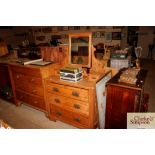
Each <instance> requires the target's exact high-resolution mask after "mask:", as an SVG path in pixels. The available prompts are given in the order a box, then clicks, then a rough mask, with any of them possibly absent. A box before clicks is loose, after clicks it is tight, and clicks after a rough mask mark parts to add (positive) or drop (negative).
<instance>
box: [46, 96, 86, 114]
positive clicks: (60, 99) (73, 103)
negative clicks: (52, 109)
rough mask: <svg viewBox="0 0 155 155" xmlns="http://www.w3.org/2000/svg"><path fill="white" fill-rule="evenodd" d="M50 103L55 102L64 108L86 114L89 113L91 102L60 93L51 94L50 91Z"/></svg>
mask: <svg viewBox="0 0 155 155" xmlns="http://www.w3.org/2000/svg"><path fill="white" fill-rule="evenodd" d="M48 103H49V104H54V105H56V106H58V107H61V108H63V109H67V110H70V111H73V112H77V113H79V114H82V115H84V116H88V115H89V103H88V102H83V101H80V100H75V99H71V98H68V97H64V96H60V95H55V94H53V95H51V94H50V93H48Z"/></svg>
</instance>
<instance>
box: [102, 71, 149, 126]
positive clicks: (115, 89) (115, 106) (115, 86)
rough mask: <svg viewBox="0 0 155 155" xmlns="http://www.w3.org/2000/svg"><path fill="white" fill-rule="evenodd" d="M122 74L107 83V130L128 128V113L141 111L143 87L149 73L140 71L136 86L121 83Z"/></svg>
mask: <svg viewBox="0 0 155 155" xmlns="http://www.w3.org/2000/svg"><path fill="white" fill-rule="evenodd" d="M121 72H122V71H120V72H119V73H118V74H116V75H115V76H114V77H113V78H112V79H111V80H110V81H108V83H107V101H106V102H107V103H106V121H105V128H107V129H117V128H119V129H124V128H127V112H140V111H141V103H142V94H143V91H144V90H143V86H144V82H145V78H146V74H147V71H146V70H141V71H140V73H139V75H138V80H137V84H136V85H135V86H133V85H127V84H124V83H119V82H118V79H119V77H120V74H121Z"/></svg>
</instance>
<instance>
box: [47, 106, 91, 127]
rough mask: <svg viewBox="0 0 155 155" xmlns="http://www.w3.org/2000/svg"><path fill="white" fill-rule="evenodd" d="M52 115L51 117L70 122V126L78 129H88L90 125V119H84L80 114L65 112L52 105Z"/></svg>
mask: <svg viewBox="0 0 155 155" xmlns="http://www.w3.org/2000/svg"><path fill="white" fill-rule="evenodd" d="M50 115H51V117H53V118H55V119H58V120H61V121H65V122H68V123H69V124H72V125H75V126H77V127H83V128H87V127H88V125H89V119H88V118H86V117H83V116H81V115H79V114H76V113H73V112H70V111H67V110H64V109H62V108H59V107H57V106H54V105H52V104H51V105H50Z"/></svg>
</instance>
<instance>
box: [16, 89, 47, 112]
mask: <svg viewBox="0 0 155 155" xmlns="http://www.w3.org/2000/svg"><path fill="white" fill-rule="evenodd" d="M16 97H17V99H18V100H20V101H23V102H25V103H27V104H30V105H32V106H34V107H37V108H39V109H42V110H45V107H46V106H45V102H44V99H43V98H41V97H35V96H32V95H29V94H26V93H23V92H21V91H19V90H17V91H16Z"/></svg>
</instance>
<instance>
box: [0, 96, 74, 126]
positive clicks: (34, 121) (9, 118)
mask: <svg viewBox="0 0 155 155" xmlns="http://www.w3.org/2000/svg"><path fill="white" fill-rule="evenodd" d="M0 119H2V120H3V121H4V122H6V123H8V124H9V125H10V126H11V127H13V128H15V129H74V128H75V127H73V126H71V125H68V124H65V123H63V122H60V121H56V122H53V121H50V120H49V119H48V118H47V117H46V116H45V114H44V113H43V112H40V111H38V110H36V109H33V108H31V107H29V106H26V105H24V104H22V105H21V106H19V107H17V106H15V105H14V104H12V103H9V102H6V101H4V100H1V99H0Z"/></svg>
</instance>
